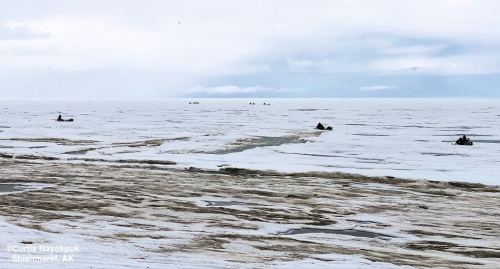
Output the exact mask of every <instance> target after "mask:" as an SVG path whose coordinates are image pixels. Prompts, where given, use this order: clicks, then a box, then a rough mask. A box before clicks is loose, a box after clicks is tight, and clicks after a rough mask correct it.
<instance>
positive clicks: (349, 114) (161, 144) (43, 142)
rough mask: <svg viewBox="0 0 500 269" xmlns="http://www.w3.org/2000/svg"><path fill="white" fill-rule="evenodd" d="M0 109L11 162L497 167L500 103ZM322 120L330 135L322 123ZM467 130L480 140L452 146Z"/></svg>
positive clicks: (422, 169)
mask: <svg viewBox="0 0 500 269" xmlns="http://www.w3.org/2000/svg"><path fill="white" fill-rule="evenodd" d="M193 101H197V102H199V104H196V105H194V104H189V102H193ZM250 102H255V103H256V105H249V103H250ZM264 102H265V103H270V104H271V105H266V106H264V105H262V104H263V103H264ZM0 110H1V111H2V115H3V117H1V118H0V156H1V157H3V158H30V159H40V160H45V161H54V160H56V161H57V160H59V161H76V162H78V161H106V162H115V161H121V162H124V161H125V162H128V163H134V162H136V163H138V164H145V165H152V164H156V165H168V164H169V162H170V161H172V162H176V163H177V165H178V166H181V167H190V166H194V167H201V168H210V169H218V168H219V167H222V166H232V167H241V168H251V169H274V170H279V171H296V172H301V171H341V172H349V173H361V174H365V175H390V176H397V177H408V178H425V179H431V180H445V181H451V180H453V181H467V182H481V183H486V184H494V185H498V182H497V176H498V174H500V102H499V100H498V99H255V100H254V99H252V100H250V99H197V100H193V99H165V100H139V101H111V100H108V101H104V100H100V101H99V100H78V101H77V100H0ZM59 114H61V115H62V116H63V118H73V119H74V120H75V121H74V122H56V121H55V119H56V118H57V116H58V115H59ZM318 122H321V123H322V124H324V125H325V126H332V127H333V131H317V130H314V129H313V128H314V127H315V126H316V124H317V123H318ZM463 134H465V135H467V136H469V137H470V138H471V140H472V141H473V142H474V146H472V147H467V146H455V145H452V143H453V142H454V141H455V140H456V139H457V138H458V137H459V136H461V135H463ZM166 161H169V162H166Z"/></svg>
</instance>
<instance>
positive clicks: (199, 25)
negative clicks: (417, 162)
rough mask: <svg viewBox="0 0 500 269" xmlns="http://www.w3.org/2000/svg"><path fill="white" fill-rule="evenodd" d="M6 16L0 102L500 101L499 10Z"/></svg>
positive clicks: (365, 4)
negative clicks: (198, 99)
mask: <svg viewBox="0 0 500 269" xmlns="http://www.w3.org/2000/svg"><path fill="white" fill-rule="evenodd" d="M0 7H1V8H0V98H29V97H32V98H43V97H48V98H57V97H60V98H166V97H500V31H499V29H500V15H499V14H500V1H498V0H490V1H488V0H484V1H481V0H474V1H472V0H471V1H467V0H428V1H424V0H407V1H402V0H363V1H361V0H344V1H335V0H328V1H307V0H302V1H293V0H286V1H285V0H283V1H281V0H264V1H256V0H252V1H235V0H228V1H213V0H210V1H186V0H182V1H171V0H169V1H163V0H158V1H147V0H146V1H144V0H141V1H123V0H120V1H113V0H106V1H102V0H99V1H50V0H46V1H19V0H17V1H10V0H9V1H8V0H0Z"/></svg>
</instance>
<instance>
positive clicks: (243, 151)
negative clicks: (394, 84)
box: [0, 99, 500, 269]
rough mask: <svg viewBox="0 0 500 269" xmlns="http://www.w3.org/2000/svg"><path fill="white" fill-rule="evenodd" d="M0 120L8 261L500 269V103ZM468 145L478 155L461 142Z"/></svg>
mask: <svg viewBox="0 0 500 269" xmlns="http://www.w3.org/2000/svg"><path fill="white" fill-rule="evenodd" d="M194 101H197V102H199V104H189V102H194ZM250 102H255V103H256V105H249V103H250ZM264 102H265V103H270V104H271V105H266V106H264V105H263V103H264ZM0 110H1V111H2V116H3V117H1V118H0V157H1V158H0V171H1V174H0V175H1V177H0V185H1V186H0V194H1V195H0V208H1V209H2V213H1V214H0V231H1V238H0V268H361V269H364V268H366V269H368V268H384V269H385V268H394V269H396V268H398V269H399V268H405V269H409V268H425V267H427V268H496V267H499V266H500V249H498V242H499V240H500V234H499V231H500V225H499V224H498V220H497V219H498V216H499V214H500V211H499V210H500V200H499V199H498V193H500V187H499V186H495V185H499V184H498V175H499V174H500V173H499V172H500V168H499V165H498V164H499V162H500V158H499V157H500V138H499V137H498V135H499V134H500V132H499V131H500V123H499V119H500V102H498V100H495V99H253V100H250V99H198V100H193V99H175V100H173V99H167V100H134V101H116V100H0ZM59 114H61V115H62V116H63V118H73V119H74V122H56V121H55V119H56V118H57V116H58V115H59ZM318 122H321V123H323V124H324V125H325V126H332V127H333V130H332V131H319V130H315V129H314V127H315V126H316V124H317V123H318ZM463 134H465V135H467V136H469V137H470V138H471V140H473V142H474V146H470V147H469V146H456V145H452V143H453V142H454V141H455V140H456V139H457V138H458V137H459V136H461V135H463ZM236 168H241V169H236ZM250 169H253V170H250ZM347 173H353V174H347ZM372 176H376V177H372ZM408 179H415V180H408ZM419 179H423V180H419ZM447 182H449V183H447ZM461 182H464V183H461ZM467 182H469V183H467ZM474 183H483V184H487V186H485V185H482V184H474ZM488 185H489V186H488ZM41 246H47V247H57V246H63V247H70V246H77V247H78V251H71V252H70V253H62V252H60V251H56V253H50V254H49V253H40V251H38V252H36V251H34V249H37V248H38V250H39V248H40V247H41ZM13 248H14V249H13ZM16 249H17V251H16ZM53 254H56V255H58V257H57V259H58V262H57V263H55V262H16V261H15V260H14V257H13V255H20V256H22V257H25V256H29V255H32V256H36V255H42V256H50V255H53ZM65 255H72V256H71V259H74V261H67V260H65V261H63V260H62V259H63V257H64V256H65ZM64 258H65V259H66V258H67V257H64Z"/></svg>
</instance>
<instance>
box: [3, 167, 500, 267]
mask: <svg viewBox="0 0 500 269" xmlns="http://www.w3.org/2000/svg"><path fill="white" fill-rule="evenodd" d="M127 165H130V166H127ZM132 165H133V164H126V165H124V166H117V165H95V164H92V163H78V164H68V163H54V162H53V163H49V162H45V163H35V162H30V161H29V160H25V161H15V160H10V161H8V167H9V169H2V170H0V173H1V174H0V182H12V183H20V182H51V183H54V184H55V185H56V186H54V187H52V188H47V189H43V190H37V191H31V192H26V193H18V194H7V195H1V196H0V207H1V208H2V213H1V215H2V216H4V217H6V218H7V220H8V221H9V222H11V223H14V224H17V225H21V226H23V227H28V228H31V229H39V230H44V231H49V232H58V233H76V234H83V235H88V236H91V237H95V238H96V239H95V240H98V239H106V240H117V241H120V242H123V243H124V244H133V245H134V246H139V247H141V248H142V249H143V250H144V251H145V252H147V251H151V252H159V253H165V255H171V254H172V253H175V252H181V253H190V254H191V253H199V254H204V255H216V256H217V257H220V258H222V259H225V260H228V261H229V260H231V261H240V262H259V263H261V262H272V261H277V260H290V261H293V260H299V259H304V258H312V257H313V255H316V254H328V253H336V254H347V255H361V256H362V257H364V258H367V259H369V260H372V261H383V262H389V263H393V264H398V265H411V266H415V267H418V268H436V267H438V268H497V267H500V260H499V259H498V257H497V256H496V255H497V254H498V252H499V248H498V238H499V237H500V225H499V223H498V218H499V216H500V201H499V199H498V193H497V192H496V191H497V190H498V187H495V186H480V185H462V184H460V185H457V184H454V183H442V182H429V181H425V180H420V181H418V180H417V181H415V180H408V179H401V178H388V177H366V176H362V175H352V174H346V173H323V172H311V173H279V172H276V171H257V170H246V169H234V168H223V169H221V170H220V171H204V170H200V169H195V168H193V169H190V170H185V171H184V170H175V169H166V168H165V167H163V168H159V167H149V168H148V169H145V168H141V167H132ZM363 184H372V185H373V184H378V185H377V186H380V187H383V186H385V187H386V188H387V189H388V190H394V189H397V190H398V191H396V192H394V191H390V192H385V191H377V190H373V189H369V188H360V187H359V185H363ZM206 201H226V202H228V203H227V204H224V203H219V204H218V205H217V206H214V205H210V204H207V203H206ZM234 201H237V202H238V203H236V204H234V203H233V204H231V202H234ZM420 205H426V206H427V208H426V209H425V208H422V207H420ZM363 216H364V217H363ZM371 217H373V218H374V219H375V220H371V219H370V218H371ZM360 218H361V219H360ZM99 223H105V225H106V227H107V228H106V229H104V230H103V229H102V228H101V227H100V226H98V224H99ZM51 224H58V225H51ZM56 226H57V227H60V226H63V227H70V228H68V229H67V230H64V229H63V230H51V229H50V227H56ZM340 226H343V227H340ZM269 227H279V228H280V230H272V229H271V230H269ZM346 227H347V228H346ZM266 229H267V230H266ZM291 229H301V230H302V231H307V233H302V234H297V233H295V234H293V233H288V234H287V233H286V232H287V231H291ZM329 231H333V232H332V233H329ZM338 231H348V232H344V233H343V234H341V233H339V234H335V232H338ZM359 231H362V232H363V231H365V232H367V234H364V235H376V236H373V237H371V236H364V237H363V236H356V235H362V234H360V233H359ZM350 232H352V233H353V234H350ZM378 235H386V236H378ZM393 237H394V238H393ZM151 242H153V243H151ZM465 242H466V243H465ZM241 246H245V247H244V248H241Z"/></svg>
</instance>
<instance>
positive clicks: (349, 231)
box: [278, 228, 395, 238]
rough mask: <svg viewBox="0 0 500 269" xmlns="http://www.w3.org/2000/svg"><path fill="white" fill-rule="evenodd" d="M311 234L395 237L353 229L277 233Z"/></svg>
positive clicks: (307, 229) (314, 229)
mask: <svg viewBox="0 0 500 269" xmlns="http://www.w3.org/2000/svg"><path fill="white" fill-rule="evenodd" d="M312 233H325V234H340V235H348V236H354V237H365V238H395V236H392V235H387V234H381V233H375V232H370V231H363V230H355V229H321V228H299V229H291V230H288V231H286V232H282V233H278V235H297V234H312Z"/></svg>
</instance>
